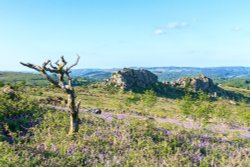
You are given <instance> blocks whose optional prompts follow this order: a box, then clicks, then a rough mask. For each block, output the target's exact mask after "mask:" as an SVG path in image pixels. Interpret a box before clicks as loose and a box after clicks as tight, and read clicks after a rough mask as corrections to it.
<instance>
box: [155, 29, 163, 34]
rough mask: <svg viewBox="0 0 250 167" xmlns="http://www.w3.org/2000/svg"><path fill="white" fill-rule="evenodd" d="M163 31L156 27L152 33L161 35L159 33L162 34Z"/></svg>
mask: <svg viewBox="0 0 250 167" xmlns="http://www.w3.org/2000/svg"><path fill="white" fill-rule="evenodd" d="M164 33H165V31H164V30H163V29H161V28H157V29H156V30H155V31H154V34H155V35H161V34H164Z"/></svg>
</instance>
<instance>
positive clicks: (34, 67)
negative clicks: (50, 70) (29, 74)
mask: <svg viewBox="0 0 250 167" xmlns="http://www.w3.org/2000/svg"><path fill="white" fill-rule="evenodd" d="M20 64H22V65H23V66H26V67H29V68H32V69H34V70H36V71H38V72H41V71H42V67H40V66H37V65H34V64H30V63H23V62H20Z"/></svg>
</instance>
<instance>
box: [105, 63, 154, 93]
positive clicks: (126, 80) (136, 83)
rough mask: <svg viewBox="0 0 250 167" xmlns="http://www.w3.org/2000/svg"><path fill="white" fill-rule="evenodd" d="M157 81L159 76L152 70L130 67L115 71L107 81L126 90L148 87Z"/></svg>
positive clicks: (108, 83)
mask: <svg viewBox="0 0 250 167" xmlns="http://www.w3.org/2000/svg"><path fill="white" fill-rule="evenodd" d="M157 82H158V77H157V76H156V75H155V74H153V73H152V72H150V71H148V70H144V69H139V70H134V69H129V68H124V69H123V70H120V71H118V72H115V73H113V75H112V77H111V78H110V79H108V80H107V81H106V83H107V85H114V86H116V87H118V88H121V89H123V90H126V91H129V90H140V89H148V88H151V87H152V86H153V85H154V84H156V83H157Z"/></svg>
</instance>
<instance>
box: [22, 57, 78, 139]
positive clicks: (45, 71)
mask: <svg viewBox="0 0 250 167" xmlns="http://www.w3.org/2000/svg"><path fill="white" fill-rule="evenodd" d="M79 60H80V57H79V56H78V55H77V60H76V62H75V63H74V64H73V65H71V66H69V67H66V65H67V62H66V61H65V59H64V57H63V56H62V57H61V59H60V60H58V61H57V62H55V63H54V64H52V62H51V61H50V60H47V61H46V62H44V63H43V64H42V66H38V65H35V64H30V63H22V62H20V63H21V64H22V65H24V66H26V67H29V68H31V69H34V70H36V71H38V72H40V74H41V75H42V76H43V77H44V78H45V79H47V80H48V81H49V82H50V83H52V84H53V85H54V86H56V87H58V88H61V89H63V90H64V91H65V92H66V93H67V95H68V102H67V107H68V112H69V114H70V128H69V134H70V135H72V134H74V133H75V132H78V129H79V116H78V115H79V109H80V101H78V102H77V103H76V102H75V99H76V96H75V91H74V87H73V86H72V78H71V76H70V72H71V69H72V68H73V67H74V66H76V65H77V64H78V62H79ZM49 74H56V75H57V77H58V79H55V78H53V77H51V75H49Z"/></svg>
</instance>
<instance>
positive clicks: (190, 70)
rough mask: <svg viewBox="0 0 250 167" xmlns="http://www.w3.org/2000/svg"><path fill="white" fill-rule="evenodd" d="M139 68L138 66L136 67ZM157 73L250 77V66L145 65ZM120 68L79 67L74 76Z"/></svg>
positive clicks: (106, 75) (91, 75) (102, 75)
mask: <svg viewBox="0 0 250 167" xmlns="http://www.w3.org/2000/svg"><path fill="white" fill-rule="evenodd" d="M135 69H137V68H135ZM144 69H147V70H149V71H152V72H153V73H155V74H156V75H157V76H158V77H159V80H161V81H166V80H167V81H172V80H176V79H178V78H180V77H184V76H195V75H198V74H204V75H206V76H208V77H210V78H212V79H216V78H226V79H229V78H250V67H214V68H213V67H211V68H196V67H144ZM118 70H120V69H78V70H73V71H72V75H73V76H81V77H86V78H92V79H96V80H103V79H107V78H109V77H110V76H111V74H112V73H113V72H115V71H118Z"/></svg>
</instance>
